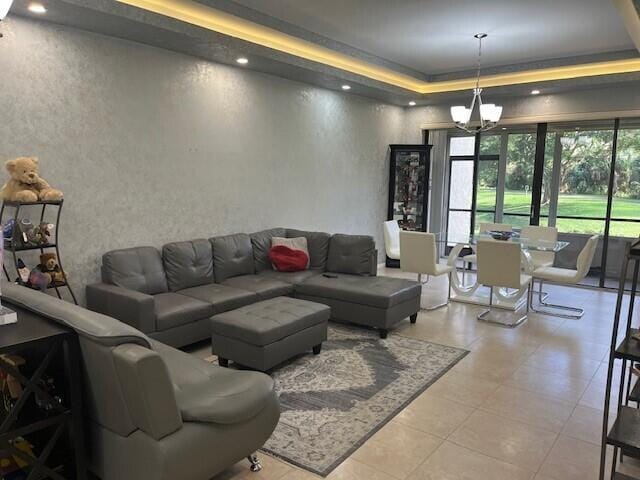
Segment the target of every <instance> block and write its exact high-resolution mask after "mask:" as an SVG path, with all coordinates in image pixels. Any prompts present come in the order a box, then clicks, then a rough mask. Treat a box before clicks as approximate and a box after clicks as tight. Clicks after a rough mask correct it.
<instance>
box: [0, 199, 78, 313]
mask: <svg viewBox="0 0 640 480" xmlns="http://www.w3.org/2000/svg"><path fill="white" fill-rule="evenodd" d="M63 203H64V200H59V201H41V202H11V201H4V202H2V206H1V207H0V224H2V225H4V224H5V221H6V220H8V219H9V218H13V220H14V222H15V224H14V228H17V225H18V223H19V220H20V211H21V210H22V211H24V209H25V208H26V207H40V223H42V222H43V221H44V220H45V214H46V212H47V207H49V208H50V209H51V208H55V209H57V211H56V214H55V215H56V223H55V228H54V231H53V238H51V239H50V241H49V242H48V243H46V244H43V245H27V246H23V245H16V244H15V243H14V242H13V241H12V239H6V238H3V241H4V251H5V259H4V261H3V262H2V268H3V270H4V274H5V276H6V277H7V280H9V281H12V278H11V276H10V275H9V270H8V269H7V261H6V260H7V258H6V257H7V253H11V255H12V258H13V268H14V269H15V277H14V279H16V282H17V283H18V284H20V285H22V286H24V287H27V288H35V287H32V286H31V285H30V284H29V283H25V282H23V281H22V279H21V278H20V274H19V273H18V256H17V254H18V253H19V252H26V251H33V250H40V253H45V252H46V251H51V250H54V251H55V253H56V256H57V257H58V266H59V267H60V273H62V277H63V279H64V280H63V281H61V282H60V281H56V282H53V283H52V284H51V285H49V286H48V287H47V289H49V290H50V289H53V290H54V291H55V293H56V295H57V296H58V298H60V299H62V293H61V291H64V290H65V289H66V290H67V291H68V292H69V295H70V296H71V299H72V300H73V303H75V304H76V305H77V304H78V300H77V299H76V295H75V293H74V292H73V289H72V288H71V285H69V282H68V279H67V274H66V273H65V270H64V268H63V266H62V260H61V258H60V249H59V248H58V239H59V234H60V217H61V215H62V205H63ZM10 210H12V215H9V214H8V213H9V211H10Z"/></svg>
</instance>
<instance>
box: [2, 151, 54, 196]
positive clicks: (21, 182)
mask: <svg viewBox="0 0 640 480" xmlns="http://www.w3.org/2000/svg"><path fill="white" fill-rule="evenodd" d="M4 165H5V168H6V169H7V171H8V172H9V176H10V179H9V181H8V182H7V183H5V184H4V187H2V191H1V192H0V195H1V196H2V198H3V199H4V200H9V201H13V202H37V201H38V200H41V201H58V200H62V192H61V191H60V190H57V189H55V188H51V186H50V185H49V184H48V183H47V181H46V180H44V179H43V178H40V175H38V159H37V158H36V157H19V158H14V159H13V160H7V162H6V163H5V164H4Z"/></svg>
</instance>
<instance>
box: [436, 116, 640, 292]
mask: <svg viewBox="0 0 640 480" xmlns="http://www.w3.org/2000/svg"><path fill="white" fill-rule="evenodd" d="M460 135H461V133H460V132H459V131H451V132H450V139H449V153H450V155H449V159H450V164H449V166H450V170H449V171H450V177H449V180H450V184H449V185H450V187H449V209H448V228H447V230H448V231H449V232H455V233H456V235H458V236H459V235H462V236H465V235H469V234H470V233H471V232H472V231H474V230H475V231H476V232H477V231H478V229H479V224H480V223H482V222H500V223H508V224H511V225H513V226H514V227H522V226H525V225H529V224H532V225H549V226H555V227H557V228H558V231H559V236H560V238H561V239H566V240H568V241H570V247H569V248H567V249H565V250H563V251H562V252H561V253H559V254H558V255H557V258H556V265H557V266H560V267H566V268H575V265H576V259H577V255H578V254H579V252H580V250H581V249H582V247H583V246H584V244H585V243H586V241H587V239H588V238H589V237H590V236H592V235H600V238H601V240H600V242H599V245H598V250H597V252H596V255H595V258H594V261H593V263H592V266H591V270H590V272H589V276H588V277H587V278H586V279H585V282H584V283H586V284H590V285H599V286H615V285H614V283H615V282H617V277H618V274H619V267H620V262H621V260H622V256H623V254H624V246H625V244H626V242H627V241H628V240H629V239H630V238H637V237H638V236H639V235H640V120H609V121H598V122H573V123H563V124H538V125H530V126H507V127H501V128H500V129H495V130H492V131H490V132H486V133H484V134H481V135H478V136H472V135H464V136H460ZM538 135H540V136H541V138H538ZM538 149H540V151H539V152H538V151H537V150H538ZM474 180H475V182H476V183H475V184H474V183H473V182H474ZM536 185H537V187H536ZM474 195H475V196H474Z"/></svg>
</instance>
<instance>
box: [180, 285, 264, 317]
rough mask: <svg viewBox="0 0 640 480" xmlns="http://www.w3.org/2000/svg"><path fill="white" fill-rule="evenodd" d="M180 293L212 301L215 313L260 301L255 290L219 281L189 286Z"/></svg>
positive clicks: (204, 300) (208, 301)
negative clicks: (221, 283)
mask: <svg viewBox="0 0 640 480" xmlns="http://www.w3.org/2000/svg"><path fill="white" fill-rule="evenodd" d="M178 293H179V294H180V295H186V296H187V297H191V298H195V299H197V300H202V301H203V302H207V303H210V304H211V305H213V312H214V313H221V312H226V311H227V310H233V309H234V308H239V307H244V306H245V305H249V304H250V303H254V302H257V301H258V295H257V294H256V293H255V292H249V291H247V290H240V289H239V288H232V287H227V286H226V285H220V284H218V283H210V284H209V285H200V286H199V287H192V288H187V289H184V290H180V291H179V292H178Z"/></svg>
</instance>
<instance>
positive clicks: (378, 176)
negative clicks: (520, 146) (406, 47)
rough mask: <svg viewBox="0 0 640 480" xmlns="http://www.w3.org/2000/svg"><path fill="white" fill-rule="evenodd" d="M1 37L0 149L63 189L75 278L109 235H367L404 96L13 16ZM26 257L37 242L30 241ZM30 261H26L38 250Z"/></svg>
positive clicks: (84, 279)
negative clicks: (339, 89) (343, 88)
mask: <svg viewBox="0 0 640 480" xmlns="http://www.w3.org/2000/svg"><path fill="white" fill-rule="evenodd" d="M2 23H3V32H4V34H5V37H4V38H3V39H2V40H0V115H1V126H0V160H5V159H8V158H12V157H15V156H21V155H35V156H38V157H39V158H40V164H41V173H42V175H43V176H44V177H45V178H46V179H47V180H49V181H50V183H51V184H52V185H54V186H56V187H59V188H61V189H62V190H64V192H65V202H66V203H65V212H64V215H63V220H62V226H61V227H62V228H61V244H62V256H63V258H62V260H63V262H64V264H65V267H66V270H67V271H68V272H69V275H70V277H71V282H72V285H73V286H74V287H75V288H76V291H77V293H80V294H82V295H83V293H84V292H83V290H84V288H83V287H84V285H85V284H86V283H88V282H93V281H95V280H97V279H98V277H99V274H98V271H99V262H100V255H101V254H102V253H103V252H105V251H107V250H110V249H114V248H119V247H125V246H133V245H155V246H158V247H159V246H161V245H162V244H163V243H166V242H168V241H174V240H185V239H190V238H195V237H208V236H212V235H218V234H224V233H231V232H239V231H245V232H251V231H255V230H259V229H262V228H268V227H274V226H291V227H300V228H308V229H317V230H325V231H329V232H346V233H363V234H372V235H375V237H376V241H377V243H378V246H379V248H380V250H383V243H382V232H381V223H382V221H383V220H385V217H386V199H387V178H388V172H387V146H388V144H390V143H398V142H402V141H403V140H404V126H405V124H404V113H403V109H401V108H398V107H392V106H388V105H383V104H380V103H376V102H374V101H371V100H367V99H365V98H362V97H358V96H356V95H346V94H344V95H343V94H340V93H336V92H332V91H328V90H322V89H318V88H314V87H310V86H307V85H303V84H299V83H294V82H289V81H286V80H282V79H279V78H275V77H270V76H267V75H262V74H259V73H255V72H251V71H250V70H243V69H241V68H230V67H226V66H222V65H217V64H212V63H207V62H204V61H200V60H198V59H196V58H191V57H187V56H184V55H179V54H175V53H172V52H168V51H164V50H160V49H156V48H152V47H147V46H144V45H138V44H132V43H128V42H125V41H120V40H116V39H112V38H108V37H102V36H99V35H95V34H90V33H86V32H83V31H79V30H73V29H68V28H64V27H59V26H56V25H53V24H48V23H40V22H35V21H30V20H25V19H20V18H16V17H12V18H9V19H7V21H6V22H2ZM34 258H35V257H34ZM31 263H32V264H33V261H32V262H31Z"/></svg>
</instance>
